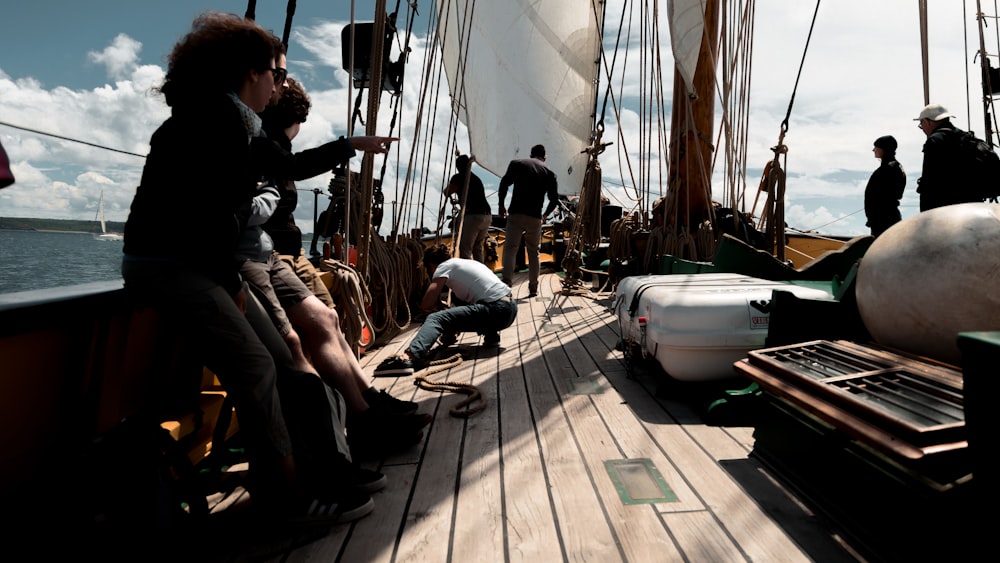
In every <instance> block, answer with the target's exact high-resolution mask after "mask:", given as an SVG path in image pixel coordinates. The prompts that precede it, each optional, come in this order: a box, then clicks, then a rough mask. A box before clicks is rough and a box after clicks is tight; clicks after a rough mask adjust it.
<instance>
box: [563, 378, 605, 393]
mask: <svg viewBox="0 0 1000 563" xmlns="http://www.w3.org/2000/svg"><path fill="white" fill-rule="evenodd" d="M566 386H567V387H569V389H570V391H569V392H570V394H571V395H600V394H601V393H604V386H603V385H601V378H600V377H599V376H597V377H567V378H566Z"/></svg>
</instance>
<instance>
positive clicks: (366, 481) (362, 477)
mask: <svg viewBox="0 0 1000 563" xmlns="http://www.w3.org/2000/svg"><path fill="white" fill-rule="evenodd" d="M317 477H318V479H319V480H320V483H318V484H317V486H316V487H315V488H314V489H311V490H316V491H317V492H318V493H319V495H320V496H321V497H331V498H337V495H338V494H340V493H342V492H343V490H344V489H345V488H347V489H348V490H353V491H354V492H355V493H365V494H370V493H374V492H375V491H380V490H382V489H384V488H385V485H386V482H387V480H386V478H385V475H383V474H382V473H380V472H378V471H372V470H370V469H365V468H364V467H361V466H360V465H358V464H357V463H356V462H353V461H348V459H347V458H346V457H344V456H339V457H338V458H337V460H336V462H335V463H334V466H333V469H332V470H331V471H330V472H329V473H326V474H324V475H320V476H317Z"/></svg>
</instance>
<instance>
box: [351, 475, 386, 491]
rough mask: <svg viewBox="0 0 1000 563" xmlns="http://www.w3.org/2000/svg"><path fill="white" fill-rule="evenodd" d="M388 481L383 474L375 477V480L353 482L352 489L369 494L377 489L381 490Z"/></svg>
mask: <svg viewBox="0 0 1000 563" xmlns="http://www.w3.org/2000/svg"><path fill="white" fill-rule="evenodd" d="M388 483H389V480H388V479H387V478H386V476H385V475H382V477H381V478H379V479H376V480H375V481H371V482H368V483H355V484H354V490H355V491H357V492H359V493H365V494H371V493H374V492H377V491H381V490H382V489H384V488H385V486H386V484H388Z"/></svg>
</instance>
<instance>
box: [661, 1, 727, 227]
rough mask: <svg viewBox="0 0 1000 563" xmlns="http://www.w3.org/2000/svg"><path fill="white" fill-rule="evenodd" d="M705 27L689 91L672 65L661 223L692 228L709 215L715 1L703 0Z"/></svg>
mask: <svg viewBox="0 0 1000 563" xmlns="http://www.w3.org/2000/svg"><path fill="white" fill-rule="evenodd" d="M704 5H705V13H704V32H703V34H702V40H701V49H700V51H699V54H698V64H697V69H696V71H695V74H694V79H693V91H692V92H688V87H687V86H686V84H685V81H684V79H683V77H682V75H681V73H680V72H679V70H678V69H677V68H676V67H675V69H674V86H673V91H674V97H673V108H674V109H673V112H672V114H671V117H670V156H669V159H670V160H669V162H670V174H669V178H668V190H667V211H666V213H667V216H666V217H665V225H670V224H673V225H674V228H675V230H678V229H682V228H686V229H688V230H692V229H693V228H694V227H695V226H696V225H698V224H699V223H701V222H702V221H704V220H706V219H710V218H711V194H712V186H711V163H712V153H713V151H714V147H713V146H712V131H713V128H714V124H715V75H716V66H715V61H717V60H718V51H719V42H718V35H719V2H718V0H707V1H706V2H704Z"/></svg>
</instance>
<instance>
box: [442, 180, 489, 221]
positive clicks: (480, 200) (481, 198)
mask: <svg viewBox="0 0 1000 563" xmlns="http://www.w3.org/2000/svg"><path fill="white" fill-rule="evenodd" d="M464 185H465V173H464V172H459V173H458V174H455V175H454V176H452V177H451V180H449V181H448V193H456V194H458V198H459V204H460V205H462V206H463V207H465V201H463V200H462V190H463V186H464ZM467 199H468V201H469V205H468V207H465V214H466V215H492V213H493V210H492V209H490V204H489V202H488V201H486V187H485V186H483V181H482V180H480V179H479V176H476V175H475V174H474V173H472V172H470V173H469V192H468V198H467Z"/></svg>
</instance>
